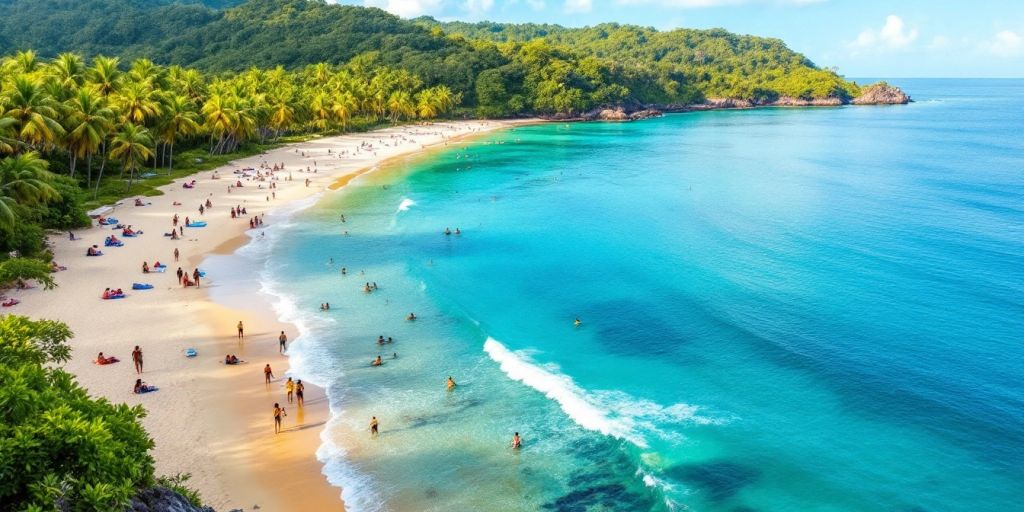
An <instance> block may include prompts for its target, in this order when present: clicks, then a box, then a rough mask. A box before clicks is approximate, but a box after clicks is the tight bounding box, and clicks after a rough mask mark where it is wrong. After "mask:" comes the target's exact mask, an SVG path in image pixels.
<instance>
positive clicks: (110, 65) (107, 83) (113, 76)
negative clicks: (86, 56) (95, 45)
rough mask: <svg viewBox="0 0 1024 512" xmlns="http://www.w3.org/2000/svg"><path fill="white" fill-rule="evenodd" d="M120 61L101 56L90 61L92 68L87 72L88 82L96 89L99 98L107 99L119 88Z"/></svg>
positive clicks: (120, 77)
mask: <svg viewBox="0 0 1024 512" xmlns="http://www.w3.org/2000/svg"><path fill="white" fill-rule="evenodd" d="M119 63H120V61H119V60H118V59H117V57H104V56H102V55H100V56H98V57H96V58H95V59H93V60H92V68H90V69H89V71H88V72H87V75H88V79H89V82H90V83H92V84H93V86H95V87H96V90H97V92H99V93H100V96H103V97H107V96H110V95H111V94H114V93H115V92H117V91H118V90H119V89H120V88H121V82H122V76H123V75H122V74H121V70H120V69H118V67H117V66H118V64H119Z"/></svg>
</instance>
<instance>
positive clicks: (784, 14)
mask: <svg viewBox="0 0 1024 512" xmlns="http://www.w3.org/2000/svg"><path fill="white" fill-rule="evenodd" d="M340 1H342V2H343V3H350V4H356V5H370V6H375V7H381V8H383V9H386V10H388V11H391V12H393V13H395V14H398V15H399V16H402V17H406V18H409V17H415V16H420V15H423V14H426V15H430V16H434V17H435V18H438V19H442V20H450V19H459V20H466V21H479V20H491V21H502V22H526V21H532V22H546V23H558V24H561V25H567V26H583V25H592V24H595V23H602V22H608V21H615V22H620V23H632V24H638V25H645V26H653V27H655V28H658V29H669V28H676V27H689V28H711V27H722V28H725V29H728V30H730V31H733V32H739V33H745V34H756V35H762V36H770V37H778V38H781V39H783V40H784V41H786V43H787V44H789V46H790V47H791V48H793V49H795V50H797V51H799V52H802V53H804V54H805V55H807V56H808V57H810V58H811V60H813V61H814V62H815V63H817V64H818V65H820V66H836V67H838V68H839V72H840V73H842V74H844V75H846V76H850V77H1024V0H1012V1H1011V0H978V1H974V2H962V1H956V0H938V1H935V0H933V1H925V0H905V1H900V2H885V1H875V0H340Z"/></svg>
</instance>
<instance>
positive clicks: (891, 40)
mask: <svg viewBox="0 0 1024 512" xmlns="http://www.w3.org/2000/svg"><path fill="white" fill-rule="evenodd" d="M917 35H918V33H917V29H916V28H907V26H906V23H904V22H903V18H900V17H899V16H896V15H895V14H890V15H889V16H886V18H885V25H882V28H881V29H879V30H875V29H871V28H868V29H864V31H862V32H861V33H860V34H858V35H857V39H854V40H853V42H851V43H849V44H847V46H848V47H849V48H850V49H852V50H854V53H858V52H860V51H862V50H871V49H878V50H886V49H889V50H899V49H903V48H907V47H908V46H910V44H911V43H913V42H914V41H915V40H917Z"/></svg>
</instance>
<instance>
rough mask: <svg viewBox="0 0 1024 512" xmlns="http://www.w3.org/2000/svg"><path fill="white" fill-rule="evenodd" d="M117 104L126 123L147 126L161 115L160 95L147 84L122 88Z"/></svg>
mask: <svg viewBox="0 0 1024 512" xmlns="http://www.w3.org/2000/svg"><path fill="white" fill-rule="evenodd" d="M116 100H117V101H116V103H117V106H118V107H119V110H120V111H121V115H122V116H123V117H124V119H125V121H127V122H129V123H134V124H139V125H143V126H145V124H146V122H147V121H150V120H152V119H153V118H155V117H157V116H158V115H159V114H160V97H159V93H158V92H157V91H156V90H154V89H152V88H150V87H149V85H147V83H145V82H131V83H129V84H127V85H125V86H124V87H122V88H121V91H120V92H119V93H118V94H117V97H116Z"/></svg>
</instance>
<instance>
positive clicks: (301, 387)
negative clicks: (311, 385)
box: [295, 379, 306, 407]
mask: <svg viewBox="0 0 1024 512" xmlns="http://www.w3.org/2000/svg"><path fill="white" fill-rule="evenodd" d="M305 391H306V385H305V384H303V383H302V379H299V380H297V381H295V401H296V402H298V404H299V407H302V406H303V405H306V399H305V397H304V393H305Z"/></svg>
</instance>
